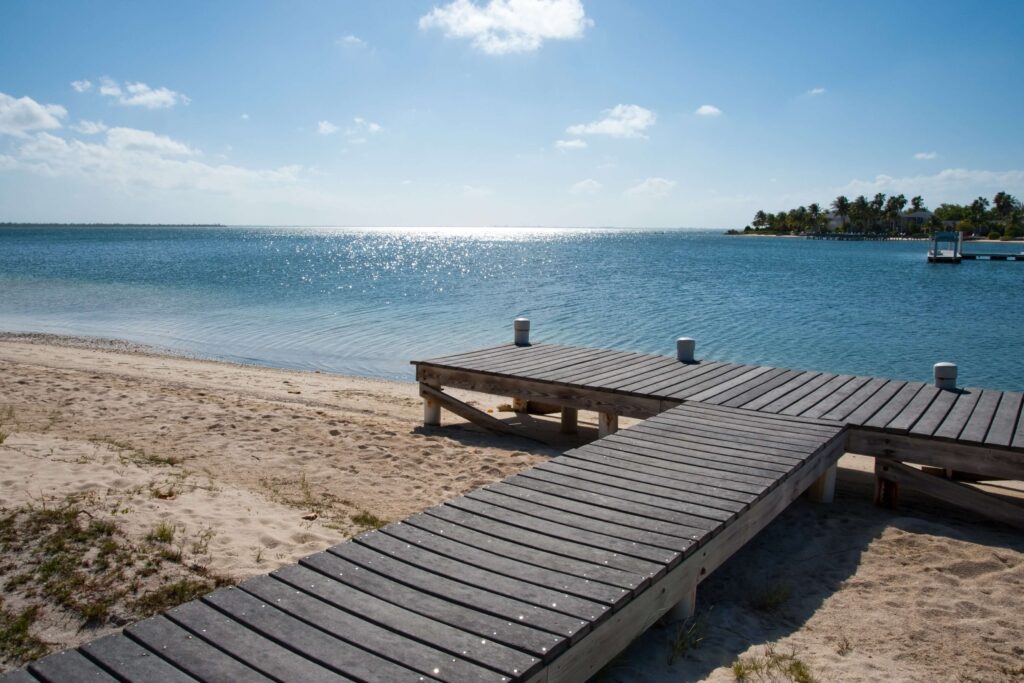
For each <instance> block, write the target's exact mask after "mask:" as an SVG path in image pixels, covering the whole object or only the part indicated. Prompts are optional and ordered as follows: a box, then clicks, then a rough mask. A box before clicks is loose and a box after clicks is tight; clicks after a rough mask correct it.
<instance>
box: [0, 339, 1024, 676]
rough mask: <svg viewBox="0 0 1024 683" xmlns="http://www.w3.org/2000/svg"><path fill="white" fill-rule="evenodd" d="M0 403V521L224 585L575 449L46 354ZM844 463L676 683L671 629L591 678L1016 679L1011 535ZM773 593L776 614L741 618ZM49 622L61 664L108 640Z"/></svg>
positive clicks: (186, 369)
mask: <svg viewBox="0 0 1024 683" xmlns="http://www.w3.org/2000/svg"><path fill="white" fill-rule="evenodd" d="M458 395H460V396H462V397H463V398H464V399H467V400H470V401H475V402H477V404H478V405H479V406H480V407H482V408H494V407H495V406H497V405H498V404H499V403H503V402H504V401H503V400H502V399H500V398H499V397H493V396H478V395H476V396H474V395H470V394H465V393H458ZM6 406H11V407H12V408H13V411H14V417H13V419H11V420H7V421H6V423H5V424H2V425H0V430H2V431H5V432H7V433H8V434H9V436H8V437H7V439H6V441H5V442H4V443H3V444H2V445H0V466H2V469H0V508H8V509H10V508H14V507H17V506H20V505H24V504H25V503H28V502H33V503H36V504H39V503H41V502H44V501H58V500H61V499H63V498H64V497H65V496H66V495H68V494H70V493H82V492H89V493H91V494H92V496H93V500H94V504H95V505H96V506H98V508H102V509H105V510H108V511H110V510H117V512H118V515H117V518H118V520H119V521H120V523H121V524H122V525H123V526H124V527H125V528H126V529H127V530H128V532H129V533H130V534H132V535H134V536H136V537H139V538H141V537H142V536H144V535H145V534H146V533H147V532H148V531H149V530H151V529H152V528H153V527H154V525H155V524H157V523H158V522H161V521H168V522H171V523H173V524H175V525H176V526H177V528H178V529H179V533H180V535H181V537H182V538H187V539H198V538H200V537H202V536H203V535H204V534H205V535H207V536H209V535H210V534H212V537H210V541H209V546H208V549H207V553H208V558H207V561H208V563H209V566H210V568H211V570H213V571H216V572H217V573H220V574H224V575H227V576H229V577H231V578H233V579H241V578H244V577H247V576H252V575H254V574H260V573H265V572H268V571H270V570H271V569H273V568H275V567H277V566H280V565H282V564H285V563H290V562H294V561H295V560H297V559H298V558H300V557H302V556H305V555H307V554H310V553H312V552H315V551H318V550H321V549H323V548H325V547H327V546H329V545H332V544H334V543H337V542H340V541H342V540H344V539H346V538H348V537H349V536H350V535H352V534H353V533H355V532H357V531H360V530H361V527H360V526H359V525H357V524H356V523H354V522H353V521H352V519H351V517H352V515H355V514H358V513H360V512H363V511H366V512H369V513H372V514H373V515H376V516H378V517H380V518H382V519H386V520H395V519H400V518H402V517H405V516H408V515H410V514H412V513H414V512H416V511H419V510H422V509H424V508H426V507H429V506H430V505H434V504H436V503H439V502H441V501H443V500H445V499H447V498H449V497H452V496H455V495H457V494H459V493H462V492H464V491H467V490H469V489H473V488H476V487H478V486H480V485H482V484H484V483H486V482H489V481H493V480H496V479H500V478H502V477H505V476H508V475H509V474H511V473H513V472H515V471H517V470H519V469H522V468H524V467H527V466H529V465H531V464H533V463H536V462H539V461H541V460H542V459H543V458H544V456H546V455H552V454H555V453H557V452H559V451H560V450H561V449H562V448H564V447H566V446H568V445H571V443H574V442H572V441H568V440H564V439H562V440H559V437H557V436H555V432H556V431H557V430H555V429H554V428H553V427H552V425H551V424H550V423H543V422H542V421H540V420H538V423H539V424H540V427H539V428H538V429H539V430H540V431H538V433H539V434H543V435H544V437H545V438H548V439H551V440H553V441H557V442H558V443H557V448H545V447H542V446H538V445H537V444H534V443H532V442H528V441H523V440H516V439H510V438H506V437H495V436H491V435H488V434H486V433H482V432H480V431H479V430H477V429H476V428H474V427H472V426H469V425H466V424H465V423H464V422H463V421H462V420H460V419H458V418H454V417H453V416H450V415H448V414H447V413H446V414H445V421H446V425H448V426H446V427H444V428H442V429H440V430H423V429H422V427H421V423H420V420H421V419H422V408H421V402H420V399H419V397H418V395H417V393H416V387H415V385H413V384H411V383H399V382H385V381H377V380H369V379H360V378H349V377H341V376H334V375H325V374H315V373H303V372H290V371H282V370H273V369H266V368H256V367H250V366H240V365H232V364H225V363H216V362H207V361H198V360H188V359H182V358H172V357H167V356H160V355H153V354H144V353H136V352H128V351H125V350H104V349H97V348H88V347H82V346H80V345H75V344H73V343H69V342H66V341H61V342H59V343H54V340H47V339H37V340H34V341H30V340H23V339H12V338H10V337H8V338H0V409H3V408H4V407H6ZM593 435H594V430H593V429H586V430H584V433H583V435H582V436H583V437H584V438H587V437H589V438H592V437H593ZM168 461H170V462H171V463H172V464H166V463H167V462H168ZM843 464H844V466H845V468H844V469H843V470H842V471H841V479H840V496H839V499H838V501H837V502H836V503H835V504H834V505H830V506H824V505H812V504H809V503H804V502H799V503H797V504H796V505H795V506H793V507H792V508H791V509H790V510H789V511H788V512H787V513H785V514H784V515H783V516H782V517H781V518H780V519H779V520H778V521H776V522H775V523H774V524H772V525H771V526H770V527H769V529H767V530H766V531H765V532H764V533H763V534H761V535H760V536H759V537H758V538H757V539H755V541H754V542H752V543H751V544H750V545H749V546H748V547H747V548H745V549H744V550H743V551H742V552H741V553H740V554H738V555H737V556H736V557H735V558H734V559H733V560H731V561H730V562H729V563H727V564H726V565H725V566H724V567H723V568H722V569H721V570H719V571H718V572H716V574H715V575H714V576H712V577H711V578H710V579H709V580H708V581H706V582H705V583H704V584H702V586H701V588H700V590H699V593H698V607H699V609H700V610H701V612H702V613H705V614H706V616H705V617H704V618H703V622H704V623H705V627H706V633H707V635H706V637H705V639H704V641H703V643H702V644H701V646H700V647H698V648H697V649H696V650H694V651H692V652H691V653H690V655H689V656H687V657H686V658H684V659H681V660H677V661H676V662H675V663H674V664H672V665H671V666H670V665H669V664H668V657H669V652H670V650H669V645H668V640H669V635H670V634H671V632H672V629H671V628H659V627H655V628H654V629H652V630H651V631H649V632H648V633H647V634H645V635H644V636H643V637H642V638H641V639H640V640H638V641H637V642H636V643H635V644H634V645H633V646H632V647H631V648H630V649H629V650H627V652H626V653H624V655H623V656H622V657H620V658H618V659H617V660H616V661H615V662H613V664H612V665H610V666H609V667H608V668H607V669H606V671H605V672H604V673H603V674H602V675H601V677H602V678H604V679H605V680H622V681H634V680H636V681H658V682H661V681H666V682H667V681H686V680H704V679H707V680H712V681H727V680H733V676H732V674H731V672H730V670H729V668H728V666H729V665H730V664H731V663H732V662H733V661H734V660H735V659H736V658H737V657H740V656H749V655H752V654H758V653H760V652H761V651H762V650H763V645H764V644H766V643H778V646H777V648H778V649H779V650H780V651H785V652H789V651H790V650H793V651H795V653H796V655H797V656H798V657H799V658H800V659H801V660H802V661H804V662H806V663H807V664H808V666H809V667H810V668H811V670H812V672H813V673H814V674H815V675H816V676H817V678H818V679H819V680H823V681H832V680H836V681H838V680H843V681H846V680H851V681H868V680H880V679H887V680H889V679H891V680H905V681H916V680H962V681H994V680H1018V681H1019V680H1022V677H1024V669H1022V668H1021V667H1022V666H1024V597H1022V596H1024V540H1022V538H1021V535H1020V534H1019V533H1017V532H1013V531H1011V530H1009V529H1007V528H1005V527H999V526H997V525H994V524H988V523H985V522H983V521H981V520H976V519H973V518H969V517H967V516H965V515H962V514H960V513H959V512H957V511H955V510H951V509H948V508H944V507H942V506H937V505H929V504H926V503H925V502H924V501H922V500H920V499H917V500H915V499H914V498H913V497H912V496H905V497H904V503H905V504H904V505H903V507H901V509H900V510H899V511H897V512H895V513H893V512H890V511H887V510H882V509H879V508H876V507H874V506H873V505H871V504H870V484H871V481H870V477H869V476H868V475H867V474H866V472H865V470H866V469H869V464H870V463H869V462H868V461H867V460H866V459H863V458H858V457H857V456H847V458H844V462H843ZM780 586H781V587H783V588H784V589H785V591H787V592H788V593H789V597H788V598H787V599H786V600H785V601H784V602H783V604H782V606H781V608H780V609H779V611H778V612H776V613H763V612H759V611H758V610H756V609H754V608H753V607H752V606H751V596H752V595H757V594H759V593H764V592H765V587H769V588H772V589H778V587H780ZM40 623H41V626H40V629H41V631H40V633H41V634H42V635H43V636H44V638H45V639H46V640H48V641H49V642H50V643H52V644H53V646H54V647H62V646H67V645H71V644H77V643H79V642H82V641H84V640H86V639H89V638H93V637H97V636H99V635H102V634H103V633H106V632H109V631H111V630H113V627H108V628H106V629H98V630H87V631H78V630H77V625H76V624H73V623H53V622H48V621H46V618H45V615H44V617H43V618H42V619H41V622H40ZM841 643H848V645H849V651H848V652H846V654H839V652H837V650H839V649H844V650H845V648H840V644H841ZM1015 672H1016V673H1015ZM755 680H756V679H755Z"/></svg>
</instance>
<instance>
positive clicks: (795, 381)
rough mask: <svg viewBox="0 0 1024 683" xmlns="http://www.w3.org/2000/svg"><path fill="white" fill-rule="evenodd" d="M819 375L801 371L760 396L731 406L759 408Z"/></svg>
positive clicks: (819, 374) (777, 399)
mask: <svg viewBox="0 0 1024 683" xmlns="http://www.w3.org/2000/svg"><path fill="white" fill-rule="evenodd" d="M821 376H822V374H821V373H820V372H801V373H799V374H797V375H796V376H795V377H793V378H792V379H791V380H789V381H788V382H785V383H784V384H780V385H779V386H777V387H775V388H774V389H772V390H771V391H768V392H765V393H764V394H761V395H760V396H758V397H756V398H753V399H751V400H749V401H747V402H746V403H743V404H740V405H736V406H733V407H735V408H743V409H744V410H761V409H762V408H764V407H765V406H767V405H769V404H770V403H773V402H775V401H779V400H781V399H782V398H784V397H785V396H788V395H789V394H790V393H792V392H794V391H798V390H799V389H800V388H801V387H803V386H805V385H807V384H808V383H809V382H812V381H814V380H816V379H818V378H820V377H821ZM738 398H739V397H737V401H738ZM734 402H736V401H734Z"/></svg>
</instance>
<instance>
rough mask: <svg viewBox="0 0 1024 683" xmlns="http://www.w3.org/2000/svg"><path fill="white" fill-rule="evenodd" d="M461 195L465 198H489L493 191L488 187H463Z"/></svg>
mask: <svg viewBox="0 0 1024 683" xmlns="http://www.w3.org/2000/svg"><path fill="white" fill-rule="evenodd" d="M462 194H463V196H465V197H489V196H490V195H492V194H494V190H492V189H491V188H489V187H481V186H476V185H463V186H462Z"/></svg>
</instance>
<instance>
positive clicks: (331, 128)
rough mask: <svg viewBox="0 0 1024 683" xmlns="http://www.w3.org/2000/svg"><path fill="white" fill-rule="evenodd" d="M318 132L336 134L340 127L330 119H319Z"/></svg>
mask: <svg viewBox="0 0 1024 683" xmlns="http://www.w3.org/2000/svg"><path fill="white" fill-rule="evenodd" d="M316 132H317V133H320V135H334V134H335V133H337V132H338V127H337V126H336V125H334V124H333V123H331V122H330V121H317V123H316Z"/></svg>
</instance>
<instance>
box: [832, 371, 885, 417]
mask: <svg viewBox="0 0 1024 683" xmlns="http://www.w3.org/2000/svg"><path fill="white" fill-rule="evenodd" d="M893 383H894V382H892V381H891V380H888V379H881V378H878V377H875V378H873V379H871V380H869V381H868V382H867V383H866V384H865V385H864V386H862V387H860V388H859V389H857V391H855V392H853V393H852V394H850V395H849V396H847V397H846V398H845V399H844V400H843V401H842V402H841V403H839V404H838V405H836V406H835V407H834V408H832V409H831V410H829V411H828V412H827V413H824V414H823V415H822V416H821V417H822V418H824V419H826V420H839V421H843V420H845V419H846V417H847V416H848V415H851V414H852V413H854V412H855V411H856V410H857V409H859V408H860V407H861V406H863V405H865V404H867V403H868V401H871V400H872V399H873V398H874V397H875V396H877V395H878V394H880V393H882V392H883V391H884V390H885V387H886V386H888V385H890V384H893ZM895 384H896V386H895V387H894V388H893V389H892V393H889V394H887V395H886V396H887V397H886V400H888V398H889V397H891V396H892V394H894V393H896V391H898V390H899V387H900V386H902V384H903V383H902V382H896V383H895ZM884 395H885V394H884ZM879 407H881V405H879Z"/></svg>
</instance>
